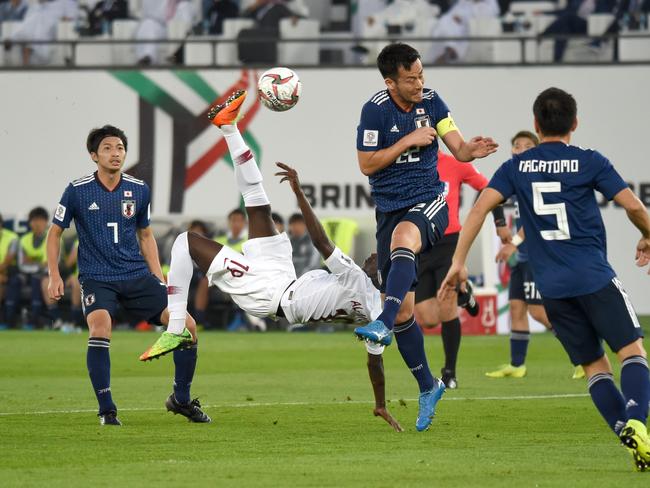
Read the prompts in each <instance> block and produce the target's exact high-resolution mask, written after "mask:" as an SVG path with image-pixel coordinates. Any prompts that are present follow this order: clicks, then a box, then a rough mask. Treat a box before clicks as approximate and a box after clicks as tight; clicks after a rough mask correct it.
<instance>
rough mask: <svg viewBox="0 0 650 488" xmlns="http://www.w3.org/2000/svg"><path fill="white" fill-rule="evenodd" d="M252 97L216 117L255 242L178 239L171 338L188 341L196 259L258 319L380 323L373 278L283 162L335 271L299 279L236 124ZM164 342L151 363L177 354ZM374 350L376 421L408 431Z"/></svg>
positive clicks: (284, 177)
mask: <svg viewBox="0 0 650 488" xmlns="http://www.w3.org/2000/svg"><path fill="white" fill-rule="evenodd" d="M245 97H246V92H245V91H238V92H236V93H234V94H233V95H232V96H231V97H230V98H229V99H228V100H227V101H226V103H225V104H223V105H217V106H215V107H214V108H213V109H212V110H211V111H210V114H209V117H210V118H211V119H212V122H213V124H214V125H216V126H218V127H219V128H220V129H221V131H222V132H223V134H224V138H225V140H226V143H227V145H228V150H229V151H230V155H231V156H232V159H233V162H234V165H233V166H234V173H235V181H236V184H237V186H238V188H239V190H240V192H241V194H242V197H243V199H244V205H245V207H246V212H247V213H248V221H249V228H248V236H249V240H248V241H247V242H246V243H244V245H243V247H242V253H238V252H236V251H234V250H233V249H231V248H229V247H228V246H222V245H221V244H219V243H217V242H215V241H213V240H211V239H207V238H205V237H202V236H200V235H198V234H195V233H192V232H184V233H182V234H180V235H179V236H178V237H177V238H176V240H175V242H174V245H173V247H172V251H171V263H170V270H169V274H168V280H167V281H168V290H169V291H168V309H169V315H170V318H169V326H168V328H167V331H166V332H164V333H163V336H165V335H167V337H168V338H169V335H170V334H172V335H180V334H182V332H183V330H184V328H185V315H186V313H187V298H188V290H189V285H190V280H191V277H192V272H193V264H192V261H194V262H195V263H196V265H197V266H198V267H199V269H201V271H203V272H204V273H205V274H206V276H207V278H208V280H209V283H210V285H214V286H217V287H218V288H219V289H220V290H221V291H223V292H225V293H228V294H229V295H230V296H231V297H232V299H233V301H234V302H235V303H236V304H237V305H238V306H239V307H240V308H241V309H242V310H244V311H245V312H247V313H250V314H252V315H254V316H256V317H260V318H266V317H269V318H272V319H275V318H278V317H286V318H287V320H288V321H289V322H290V323H292V324H297V323H299V324H307V323H310V322H323V321H337V322H348V323H368V322H369V321H372V320H374V319H375V318H376V317H377V316H378V315H379V314H380V312H381V303H382V302H381V298H380V296H379V291H378V290H377V288H375V286H374V285H373V284H372V280H371V279H370V278H369V277H368V275H367V274H366V272H365V271H364V270H362V269H361V268H360V267H359V266H358V265H357V264H355V262H354V261H353V260H352V259H351V258H350V257H348V256H346V255H345V254H344V253H343V252H342V251H341V250H340V249H339V248H337V247H336V246H334V244H333V243H332V242H331V241H330V239H329V238H328V237H327V234H326V233H325V229H323V227H322V225H321V223H320V222H319V220H318V218H317V217H316V215H315V214H314V211H313V209H312V208H311V205H310V204H309V202H308V200H307V198H306V197H305V194H304V193H303V191H302V189H301V187H300V181H299V179H298V173H297V172H296V171H295V170H294V169H293V168H291V167H289V166H288V165H286V164H283V163H276V164H277V166H278V167H279V168H280V170H281V171H280V172H278V173H276V175H277V176H280V177H281V180H280V181H281V182H284V181H287V182H288V183H289V185H290V187H291V189H292V190H293V192H294V194H295V195H296V198H297V201H298V206H299V207H300V211H301V212H302V214H303V216H304V217H305V223H306V225H307V230H308V232H309V235H310V237H311V239H312V242H313V243H314V246H315V247H316V249H318V251H319V252H320V254H321V256H322V257H323V259H324V261H325V265H326V266H327V268H328V269H329V270H330V272H329V273H328V272H327V271H325V270H315V271H310V272H308V273H306V274H304V275H303V276H301V277H300V278H298V279H296V272H295V270H294V267H293V262H292V256H291V255H292V249H291V244H290V242H289V238H288V237H287V235H286V234H285V233H284V232H283V233H282V234H278V232H277V230H276V228H275V225H274V223H273V220H272V218H271V205H270V202H269V200H268V197H267V195H266V192H265V191H264V188H263V186H262V174H261V173H260V171H259V169H258V167H257V163H256V161H255V159H254V157H253V153H252V152H251V151H250V149H249V148H248V147H247V146H246V143H245V142H244V139H243V138H242V136H241V134H240V133H239V130H238V128H237V125H236V120H237V117H238V113H239V109H240V107H241V105H242V103H243V100H244V98H245ZM374 263H375V259H373V258H372V257H371V258H369V259H368V260H366V263H365V264H364V267H366V266H368V267H372V266H373V265H374ZM375 269H376V265H375ZM163 339H164V337H161V338H160V339H159V340H158V342H157V343H156V344H154V346H152V348H151V349H150V350H149V351H148V353H145V354H147V357H148V358H151V357H155V356H156V355H158V356H159V355H162V354H165V353H166V352H169V351H168V350H159V349H158V348H157V345H158V344H159V343H165V342H169V341H168V340H167V341H165V340H163ZM366 348H367V350H368V372H369V375H370V379H371V382H372V386H373V391H374V394H375V409H374V415H375V416H379V417H382V418H383V419H384V420H386V422H388V423H389V424H390V425H391V426H392V427H393V428H394V429H395V430H396V431H398V432H400V431H401V430H402V428H401V426H400V425H399V423H398V422H397V421H396V420H395V419H394V418H393V417H392V416H391V415H390V413H388V411H387V410H386V404H385V391H384V372H383V361H382V356H381V355H382V352H383V346H380V345H377V344H372V343H368V344H367V345H366ZM152 350H155V353H154V352H153V351H152Z"/></svg>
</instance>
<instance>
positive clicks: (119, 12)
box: [81, 0, 129, 36]
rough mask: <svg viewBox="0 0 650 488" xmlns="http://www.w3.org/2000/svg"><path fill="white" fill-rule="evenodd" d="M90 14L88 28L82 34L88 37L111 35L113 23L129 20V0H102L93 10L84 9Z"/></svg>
mask: <svg viewBox="0 0 650 488" xmlns="http://www.w3.org/2000/svg"><path fill="white" fill-rule="evenodd" d="M83 8H84V10H86V11H87V14H88V27H87V28H85V29H83V30H82V31H81V33H82V34H83V35H88V36H97V35H100V34H109V33H111V32H112V27H111V25H112V23H113V21H114V20H115V19H128V18H129V5H128V3H127V0H100V1H99V2H97V3H96V4H95V5H94V6H92V7H91V8H88V7H86V6H84V7H83Z"/></svg>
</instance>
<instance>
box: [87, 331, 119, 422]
mask: <svg viewBox="0 0 650 488" xmlns="http://www.w3.org/2000/svg"><path fill="white" fill-rule="evenodd" d="M110 347H111V340H110V339H106V338H104V337H91V338H90V339H88V353H87V355H86V365H87V366H88V374H89V375H90V381H91V383H92V384H93V389H94V390H95V396H96V397H97V402H99V413H100V414H103V413H106V412H108V411H110V410H115V411H117V407H116V406H115V404H114V403H113V397H112V395H111V356H110Z"/></svg>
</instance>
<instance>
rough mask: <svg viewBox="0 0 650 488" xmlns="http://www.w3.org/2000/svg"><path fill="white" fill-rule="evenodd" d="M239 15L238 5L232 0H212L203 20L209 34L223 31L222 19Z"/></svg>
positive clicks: (217, 33)
mask: <svg viewBox="0 0 650 488" xmlns="http://www.w3.org/2000/svg"><path fill="white" fill-rule="evenodd" d="M237 17H239V5H238V4H237V2H235V1H234V0H213V1H212V4H211V5H210V8H209V9H208V10H207V12H206V15H205V20H206V23H207V31H208V33H209V34H213V35H219V34H221V33H223V21H224V20H226V19H235V18H237Z"/></svg>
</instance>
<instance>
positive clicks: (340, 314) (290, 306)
mask: <svg viewBox="0 0 650 488" xmlns="http://www.w3.org/2000/svg"><path fill="white" fill-rule="evenodd" d="M325 264H326V266H327V267H328V268H329V270H330V271H331V273H328V272H327V271H324V270H315V271H310V272H308V273H305V274H304V275H303V276H301V277H300V278H299V279H298V280H297V281H296V282H295V283H293V284H292V285H291V286H290V287H289V288H288V289H287V291H286V292H285V293H284V295H283V296H282V301H281V302H280V304H281V306H282V310H283V311H284V313H285V315H286V317H287V320H288V321H289V322H290V323H292V324H307V323H310V322H347V323H353V324H366V323H368V322H370V321H372V320H374V319H376V318H377V316H379V314H380V313H381V297H380V295H379V291H378V290H377V289H376V288H375V287H374V285H373V284H372V281H371V280H370V278H368V276H367V275H366V273H365V272H364V271H363V270H362V269H361V268H360V267H359V266H357V264H356V263H355V262H354V261H353V260H352V259H351V258H349V257H348V256H346V255H345V254H344V253H343V252H342V251H341V250H340V249H339V248H338V247H337V248H335V250H334V252H333V253H332V255H331V256H330V257H329V258H327V260H326V261H325Z"/></svg>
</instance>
